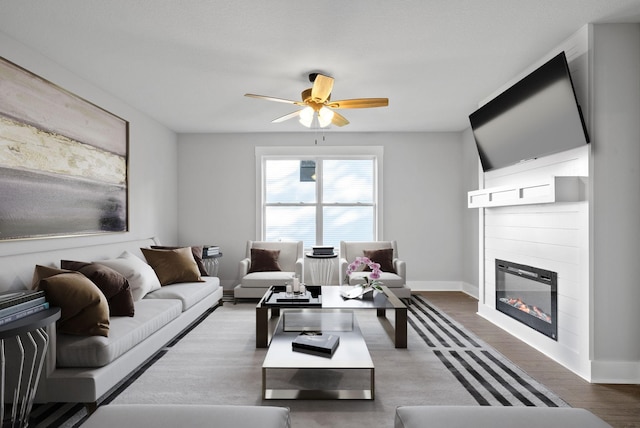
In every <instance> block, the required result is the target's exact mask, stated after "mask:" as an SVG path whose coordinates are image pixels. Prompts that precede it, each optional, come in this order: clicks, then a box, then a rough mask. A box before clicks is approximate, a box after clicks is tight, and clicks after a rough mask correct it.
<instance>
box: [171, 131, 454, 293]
mask: <svg viewBox="0 0 640 428" xmlns="http://www.w3.org/2000/svg"><path fill="white" fill-rule="evenodd" d="M314 142H315V134H314V133H313V132H312V131H310V132H306V133H295V134H291V133H273V134H181V135H179V144H178V146H179V156H178V170H179V181H178V194H179V201H178V205H179V213H178V217H179V224H180V226H179V241H180V243H181V244H183V245H187V244H191V245H196V244H218V245H220V246H221V250H222V252H223V253H224V257H223V258H222V259H221V261H220V271H219V276H220V278H221V282H222V283H223V285H224V286H225V288H226V289H229V288H232V287H233V286H234V285H235V284H237V282H238V275H237V270H238V261H239V260H240V259H241V258H242V257H244V254H245V246H246V241H247V240H250V239H256V238H257V237H256V236H255V229H256V210H257V207H256V206H255V205H256V203H255V201H256V197H255V191H256V190H255V189H256V174H255V156H254V151H255V147H256V146H309V145H313V144H314ZM318 144H319V145H323V146H330V145H336V146H346V145H350V146H359V145H373V146H383V147H384V171H383V174H384V183H383V195H384V207H383V209H384V212H383V236H382V237H381V239H394V240H396V241H398V247H399V254H400V257H401V258H402V259H404V260H406V262H407V274H408V282H409V286H410V287H411V288H413V289H426V288H455V289H459V288H460V285H461V281H460V278H461V264H462V258H463V255H462V251H461V249H462V242H463V240H462V230H461V228H460V223H461V220H462V211H463V207H464V204H465V196H464V192H463V191H462V178H461V177H462V168H463V165H462V163H461V161H460V160H461V157H462V144H461V135H460V134H458V133H447V134H437V133H434V134H427V133H391V134H382V133H375V134H374V133H371V134H362V133H360V134H356V133H331V132H327V133H326V141H324V142H323V141H322V139H321V138H319V139H318Z"/></svg>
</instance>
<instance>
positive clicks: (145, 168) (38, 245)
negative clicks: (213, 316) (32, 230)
mask: <svg viewBox="0 0 640 428" xmlns="http://www.w3.org/2000/svg"><path fill="white" fill-rule="evenodd" d="M0 52H2V56H3V57H4V58H6V59H8V60H9V61H12V62H14V63H16V64H18V65H19V66H21V67H23V68H26V69H27V70H29V71H31V72H33V73H35V74H37V75H39V76H41V77H43V78H44V79H47V80H49V81H51V82H53V83H54V84H56V85H58V86H60V87H62V88H64V89H66V90H68V91H70V92H72V93H74V94H76V95H78V96H80V97H82V98H84V99H86V100H88V101H90V102H92V103H94V104H96V105H98V106H100V107H102V108H104V109H105V110H108V111H110V112H111V113H113V114H116V115H118V116H120V117H122V118H124V119H125V120H128V121H129V126H130V131H129V133H130V136H129V230H130V232H128V233H118V234H109V235H100V236H87V237H75V238H56V239H38V240H26V241H25V240H23V241H2V242H0V256H2V255H7V254H20V253H29V252H32V251H35V250H37V251H44V250H47V249H58V248H70V247H76V246H85V245H91V244H100V243H107V242H121V241H125V240H129V239H137V238H144V237H151V236H154V235H155V236H158V237H159V238H160V240H161V241H162V242H166V243H175V242H177V236H178V232H177V208H176V205H177V181H178V178H177V165H176V157H177V145H176V143H177V136H176V134H175V133H174V132H172V131H170V130H169V129H167V128H166V127H165V126H163V125H161V124H159V123H157V122H155V121H154V120H152V119H150V118H149V117H148V116H146V115H145V114H143V113H141V112H139V111H137V110H135V109H133V108H132V107H130V106H128V105H126V104H124V103H123V102H122V101H120V100H119V99H117V98H114V97H113V96H111V95H110V94H108V93H106V92H104V91H102V90H101V89H100V88H97V87H95V86H93V85H92V84H91V83H89V82H87V81H85V80H83V79H81V78H79V77H78V76H76V75H74V74H73V72H72V71H70V70H67V69H65V68H64V66H62V65H60V64H56V63H55V62H53V61H51V60H50V59H48V58H46V57H44V56H42V55H41V54H39V53H37V52H35V51H32V50H31V49H29V48H27V47H25V46H24V45H22V44H20V43H19V42H17V41H15V40H14V39H11V38H9V37H7V36H6V35H4V34H3V33H0Z"/></svg>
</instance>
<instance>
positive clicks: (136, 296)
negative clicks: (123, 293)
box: [94, 251, 160, 302]
mask: <svg viewBox="0 0 640 428" xmlns="http://www.w3.org/2000/svg"><path fill="white" fill-rule="evenodd" d="M94 263H99V264H102V265H105V266H108V267H110V268H111V269H113V270H115V271H117V272H119V273H120V274H121V275H122V276H124V277H125V278H127V281H129V287H130V288H131V295H132V296H133V300H134V301H135V302H137V301H138V300H140V299H142V298H143V297H144V296H146V295H147V293H150V292H152V291H154V290H159V289H160V280H159V279H158V276H157V275H156V273H155V272H154V270H153V269H152V268H151V266H149V265H148V264H147V263H146V262H144V261H143V260H142V259H141V258H139V257H136V256H135V255H133V254H131V253H130V252H128V251H125V252H124V253H122V254H121V255H120V257H118V258H117V259H110V260H96V261H95V262H94Z"/></svg>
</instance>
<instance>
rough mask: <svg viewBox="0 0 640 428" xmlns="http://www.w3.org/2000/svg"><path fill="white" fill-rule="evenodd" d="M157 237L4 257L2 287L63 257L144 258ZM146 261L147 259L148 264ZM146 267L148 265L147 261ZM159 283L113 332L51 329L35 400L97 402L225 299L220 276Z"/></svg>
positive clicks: (23, 283)
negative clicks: (95, 333)
mask: <svg viewBox="0 0 640 428" xmlns="http://www.w3.org/2000/svg"><path fill="white" fill-rule="evenodd" d="M153 245H159V242H157V240H155V239H153V238H149V239H138V240H131V241H125V242H117V243H108V244H104V245H91V246H84V247H77V248H66V249H60V250H53V251H43V252H34V253H28V254H20V255H10V256H4V257H0V290H6V289H12V290H15V289H24V288H31V284H32V281H33V276H34V268H35V266H36V265H43V266H51V267H60V261H61V260H78V261H87V262H100V261H104V260H114V259H115V260H117V259H119V258H120V256H121V255H123V253H124V252H125V251H126V252H128V254H129V256H134V257H136V258H139V259H140V260H141V261H144V260H145V258H144V256H143V254H142V252H141V250H140V248H147V247H150V246H153ZM145 263H146V262H145ZM147 266H148V265H147ZM203 279H204V280H205V282H193V283H178V284H171V285H165V286H162V287H159V288H158V289H157V290H155V291H152V292H149V293H148V294H146V295H145V297H144V298H142V299H141V300H139V301H135V302H134V306H135V315H134V316H133V317H127V316H121V317H113V316H112V317H110V320H109V322H110V325H109V336H108V337H103V336H75V335H69V334H57V332H56V329H55V325H54V326H50V327H49V329H48V332H49V335H50V338H51V339H50V343H49V349H48V352H47V357H46V360H45V366H44V368H43V371H42V374H41V376H40V383H39V386H38V389H37V394H36V398H35V401H36V402H73V403H87V404H90V405H93V406H95V404H96V403H97V402H98V401H99V400H100V398H101V397H102V396H104V395H105V394H106V393H107V392H109V391H110V390H111V389H112V388H114V387H115V386H117V385H118V384H119V383H120V382H122V381H123V380H125V379H126V378H127V377H128V376H129V375H130V374H131V373H132V372H133V371H135V370H136V368H138V367H139V366H140V365H142V364H143V363H145V362H146V361H147V360H149V359H150V358H151V357H152V356H153V355H154V354H155V353H156V352H157V351H158V350H160V349H161V348H162V347H163V346H165V345H166V344H167V343H168V342H170V341H171V340H172V339H174V338H175V337H176V336H178V335H179V334H180V333H181V332H182V331H183V330H184V329H185V328H187V327H188V326H189V325H190V324H192V323H193V322H194V321H196V320H197V319H198V318H200V317H201V316H202V315H203V314H205V313H206V312H207V311H208V310H209V309H210V308H211V307H213V306H215V305H217V304H220V303H221V302H222V287H221V286H220V281H219V279H218V278H217V277H203Z"/></svg>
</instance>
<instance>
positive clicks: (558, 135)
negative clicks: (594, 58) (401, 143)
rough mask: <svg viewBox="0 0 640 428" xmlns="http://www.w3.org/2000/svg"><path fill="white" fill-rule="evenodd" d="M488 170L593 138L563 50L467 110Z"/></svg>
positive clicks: (482, 160)
mask: <svg viewBox="0 0 640 428" xmlns="http://www.w3.org/2000/svg"><path fill="white" fill-rule="evenodd" d="M469 121H470V122H471V129H472V130H473V135H474V137H475V140H476V145H477V147H478V153H479V155H480V161H481V162H482V168H483V170H484V171H489V170H492V169H497V168H503V167H505V166H509V165H514V164H516V163H519V162H522V161H527V160H531V159H535V158H538V157H542V156H546V155H550V154H553V153H557V152H561V151H565V150H569V149H573V148H575V147H578V146H580V145H584V144H587V143H589V136H588V134H587V130H586V126H585V123H584V119H583V117H582V111H581V109H580V106H579V105H578V100H577V98H576V94H575V90H574V87H573V83H572V81H571V74H570V73H569V66H568V64H567V58H566V56H565V53H564V52H562V53H560V54H558V55H557V56H556V57H554V58H553V59H551V60H550V61H548V62H547V63H546V64H544V65H542V66H540V67H539V68H538V69H536V70H535V71H533V72H532V73H531V74H529V75H528V76H526V77H525V78H523V79H522V80H520V81H519V82H517V83H516V84H514V85H513V86H511V87H510V88H509V89H507V90H505V91H504V92H502V93H501V94H500V95H498V96H497V97H496V98H494V99H493V100H491V101H489V102H488V103H487V104H485V105H483V106H482V107H480V108H479V109H478V110H476V111H475V112H473V113H472V114H471V115H470V116H469Z"/></svg>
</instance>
